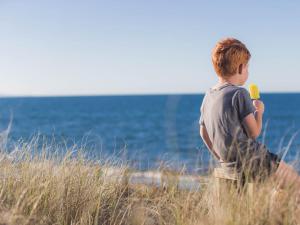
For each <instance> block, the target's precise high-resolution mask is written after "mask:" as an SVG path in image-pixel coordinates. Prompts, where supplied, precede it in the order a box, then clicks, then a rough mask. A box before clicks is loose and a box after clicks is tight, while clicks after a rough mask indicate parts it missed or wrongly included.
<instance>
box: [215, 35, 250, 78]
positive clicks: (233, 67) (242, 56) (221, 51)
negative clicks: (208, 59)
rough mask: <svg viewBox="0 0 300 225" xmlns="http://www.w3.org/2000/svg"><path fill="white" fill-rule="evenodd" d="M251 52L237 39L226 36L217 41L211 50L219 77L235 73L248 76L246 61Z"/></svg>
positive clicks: (226, 76)
mask: <svg viewBox="0 0 300 225" xmlns="http://www.w3.org/2000/svg"><path fill="white" fill-rule="evenodd" d="M250 57H251V54H250V52H249V50H248V49H247V47H246V46H245V45H244V44H243V43H242V42H240V41H239V40H237V39H234V38H226V39H223V40H221V41H219V42H218V43H217V44H216V46H215V47H214V49H213V52H212V62H213V66H214V69H215V71H216V73H217V75H218V76H219V77H222V78H225V79H226V78H228V77H231V76H233V75H235V74H237V73H238V74H245V73H246V76H247V77H245V79H247V78H248V61H249V59H250Z"/></svg>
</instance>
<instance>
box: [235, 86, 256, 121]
mask: <svg viewBox="0 0 300 225" xmlns="http://www.w3.org/2000/svg"><path fill="white" fill-rule="evenodd" d="M233 104H234V107H235V108H236V110H237V114H238V117H239V120H240V121H241V122H242V121H243V120H244V118H245V117H246V116H248V115H249V114H250V113H254V112H255V107H254V106H253V103H252V100H251V98H250V94H249V92H248V91H247V90H246V89H244V88H241V89H238V90H237V91H236V93H235V95H234V99H233Z"/></svg>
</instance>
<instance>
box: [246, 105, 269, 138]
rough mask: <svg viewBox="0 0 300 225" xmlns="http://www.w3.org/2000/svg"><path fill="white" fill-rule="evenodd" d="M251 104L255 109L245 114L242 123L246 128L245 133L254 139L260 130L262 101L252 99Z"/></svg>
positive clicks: (262, 109) (262, 110) (263, 107)
mask: <svg viewBox="0 0 300 225" xmlns="http://www.w3.org/2000/svg"><path fill="white" fill-rule="evenodd" d="M253 105H254V107H255V109H256V111H255V112H254V114H253V113H250V114H249V115H247V116H246V117H245V118H244V120H243V123H244V125H245V128H246V130H247V133H248V135H249V137H251V138H253V139H256V138H257V137H258V136H259V135H260V132H261V130H262V117H263V113H264V109H265V106H264V103H263V102H262V101H260V100H254V101H253Z"/></svg>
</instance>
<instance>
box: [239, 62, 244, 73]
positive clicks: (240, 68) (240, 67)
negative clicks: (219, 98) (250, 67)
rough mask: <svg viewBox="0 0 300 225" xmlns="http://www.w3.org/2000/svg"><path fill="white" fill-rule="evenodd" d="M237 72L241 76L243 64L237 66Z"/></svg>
mask: <svg viewBox="0 0 300 225" xmlns="http://www.w3.org/2000/svg"><path fill="white" fill-rule="evenodd" d="M238 70H239V74H242V72H243V64H240V65H239V69H238Z"/></svg>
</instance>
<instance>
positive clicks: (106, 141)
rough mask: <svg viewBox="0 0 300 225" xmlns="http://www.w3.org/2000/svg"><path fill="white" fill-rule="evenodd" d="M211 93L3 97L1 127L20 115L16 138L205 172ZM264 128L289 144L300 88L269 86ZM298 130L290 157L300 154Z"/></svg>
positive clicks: (276, 146) (269, 139)
mask: <svg viewBox="0 0 300 225" xmlns="http://www.w3.org/2000/svg"><path fill="white" fill-rule="evenodd" d="M202 99H203V95H201V94H199V95H144V96H88V97H37V98H29V97H28V98H25V97H24V98H0V128H1V130H4V129H5V128H6V127H7V126H8V124H9V122H10V119H11V118H12V127H11V131H10V133H9V143H10V144H9V145H8V147H7V148H10V147H9V146H13V145H14V144H15V143H17V142H20V140H22V141H23V142H29V141H30V140H32V138H34V137H37V136H39V137H41V139H42V140H43V141H45V140H49V142H50V141H51V140H52V141H53V140H55V142H56V143H63V144H64V146H66V148H67V147H72V146H78V148H79V147H84V148H85V151H86V154H87V155H88V157H91V158H92V159H95V160H97V159H98V158H103V157H104V158H105V157H113V158H116V159H117V160H120V161H121V162H123V163H127V164H129V165H130V166H132V167H134V168H136V169H139V170H148V169H154V168H157V167H159V166H162V165H164V166H169V167H172V168H182V167H184V168H186V169H187V170H188V171H189V172H192V173H193V172H196V173H198V172H201V171H202V170H205V168H207V166H208V165H209V163H210V162H211V161H212V159H211V156H210V154H209V153H208V151H207V149H206V148H205V145H204V144H203V142H202V141H201V139H200V136H199V125H198V120H199V116H200V112H199V111H200V110H199V108H200V105H201V102H202ZM261 99H262V100H263V101H264V103H265V114H264V132H263V134H262V135H261V136H260V137H259V140H260V141H263V142H264V143H265V144H266V145H267V146H268V148H269V149H270V150H271V151H272V152H274V153H278V152H282V151H283V150H284V149H285V148H286V147H287V146H289V142H290V140H291V137H292V136H293V135H294V134H295V135H296V132H297V131H298V130H299V129H300V93H295V94H294V93H293V94H290V93H289V94H287V93H286V94H264V93H263V94H261ZM299 148H300V136H299V135H296V136H295V138H294V140H293V141H292V143H291V144H290V149H289V151H288V154H287V156H286V158H285V160H286V161H288V162H294V161H296V160H298V159H299V157H298V151H299Z"/></svg>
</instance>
